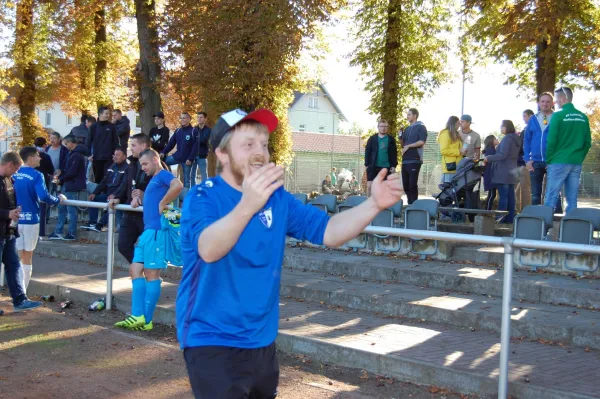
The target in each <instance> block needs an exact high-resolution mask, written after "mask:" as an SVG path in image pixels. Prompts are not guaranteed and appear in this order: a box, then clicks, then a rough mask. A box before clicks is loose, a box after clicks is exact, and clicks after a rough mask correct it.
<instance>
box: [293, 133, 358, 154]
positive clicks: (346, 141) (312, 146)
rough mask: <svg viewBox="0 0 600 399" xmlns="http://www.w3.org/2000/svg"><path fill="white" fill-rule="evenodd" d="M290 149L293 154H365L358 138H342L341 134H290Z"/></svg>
mask: <svg viewBox="0 0 600 399" xmlns="http://www.w3.org/2000/svg"><path fill="white" fill-rule="evenodd" d="M292 141H293V145H292V149H293V151H294V152H324V153H331V152H332V151H331V146H332V145H333V153H335V154H357V153H358V151H359V147H360V153H361V154H364V153H365V143H364V142H363V143H360V137H358V136H344V135H341V134H335V135H332V134H325V133H307V132H292Z"/></svg>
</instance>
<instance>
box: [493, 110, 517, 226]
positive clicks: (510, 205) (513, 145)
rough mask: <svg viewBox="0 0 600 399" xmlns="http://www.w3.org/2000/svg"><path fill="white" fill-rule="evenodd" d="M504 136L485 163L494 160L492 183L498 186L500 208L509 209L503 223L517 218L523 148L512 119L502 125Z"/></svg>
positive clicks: (502, 209) (501, 129)
mask: <svg viewBox="0 0 600 399" xmlns="http://www.w3.org/2000/svg"><path fill="white" fill-rule="evenodd" d="M500 131H501V132H502V134H504V138H503V139H502V141H501V142H500V144H499V145H498V147H496V154H494V155H490V156H486V157H485V158H484V163H485V164H486V165H487V164H488V163H490V162H492V169H493V176H492V183H493V184H494V185H495V186H496V187H497V188H498V193H499V196H500V198H499V201H498V210H500V211H508V215H507V216H506V217H502V218H501V219H502V220H501V222H502V223H512V222H513V219H514V218H515V185H516V184H517V182H518V181H519V177H518V174H519V170H518V166H517V160H518V158H519V151H520V150H521V139H520V138H519V136H518V135H517V133H516V130H515V126H514V125H513V123H512V121H509V120H504V121H502V125H501V126H500Z"/></svg>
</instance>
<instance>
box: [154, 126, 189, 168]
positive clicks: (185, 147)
mask: <svg viewBox="0 0 600 399" xmlns="http://www.w3.org/2000/svg"><path fill="white" fill-rule="evenodd" d="M175 144H177V151H175V154H173V159H175V162H177V163H185V161H194V156H195V155H196V154H195V151H194V149H195V147H196V138H195V137H194V128H193V127H192V126H191V125H188V126H186V127H180V128H178V129H177V130H175V133H173V135H172V136H171V139H170V140H169V144H167V146H166V147H165V149H164V150H163V152H162V153H163V154H165V156H166V155H168V154H169V152H170V151H171V150H172V149H173V148H174V147H175Z"/></svg>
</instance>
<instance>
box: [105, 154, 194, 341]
mask: <svg viewBox="0 0 600 399" xmlns="http://www.w3.org/2000/svg"><path fill="white" fill-rule="evenodd" d="M140 165H141V166H142V170H143V171H144V172H145V173H146V175H147V176H149V177H152V179H151V180H150V182H149V183H148V186H147V187H146V190H145V192H144V197H143V200H142V199H141V197H135V198H133V200H132V201H131V206H132V207H133V208H137V207H139V206H142V205H143V206H144V228H145V229H144V232H143V233H142V235H141V236H140V238H139V239H138V242H137V245H136V247H135V250H134V254H133V263H132V264H131V266H129V275H130V276H131V283H132V286H133V290H132V293H131V316H129V317H127V318H126V319H125V320H123V321H119V322H117V323H115V326H117V327H124V328H129V329H132V330H141V331H148V330H152V316H153V315H154V309H155V308H156V303H157V302H158V299H159V298H160V284H161V282H162V280H161V279H160V271H161V270H162V269H164V268H166V267H167V260H166V257H165V250H166V242H167V232H166V231H165V230H162V228H161V215H162V213H163V212H164V211H165V210H166V209H167V206H168V205H169V204H170V203H171V202H173V201H174V200H175V198H177V197H178V196H179V193H181V190H182V189H183V185H182V184H181V182H180V181H179V180H178V179H176V178H175V176H173V174H172V173H171V172H168V171H166V170H164V169H163V168H162V166H161V162H160V156H159V154H158V152H156V151H154V150H153V149H147V150H145V151H143V152H142V153H141V154H140ZM142 201H143V204H142Z"/></svg>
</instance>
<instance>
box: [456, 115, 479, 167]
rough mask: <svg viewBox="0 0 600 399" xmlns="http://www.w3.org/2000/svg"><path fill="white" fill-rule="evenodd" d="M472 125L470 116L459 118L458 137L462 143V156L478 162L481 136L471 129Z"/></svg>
mask: <svg viewBox="0 0 600 399" xmlns="http://www.w3.org/2000/svg"><path fill="white" fill-rule="evenodd" d="M472 124H473V118H472V117H471V115H463V116H462V117H461V118H460V137H461V138H462V141H463V153H464V154H463V155H464V156H465V157H467V158H471V159H472V160H474V161H475V162H478V161H479V157H480V156H481V136H480V135H479V133H477V132H476V131H474V130H472V129H471V125H472Z"/></svg>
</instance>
